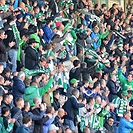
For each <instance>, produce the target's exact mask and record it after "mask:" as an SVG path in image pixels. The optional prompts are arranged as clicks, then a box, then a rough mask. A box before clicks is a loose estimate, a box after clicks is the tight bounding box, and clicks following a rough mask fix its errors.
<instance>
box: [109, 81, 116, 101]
mask: <svg viewBox="0 0 133 133" xmlns="http://www.w3.org/2000/svg"><path fill="white" fill-rule="evenodd" d="M107 87H108V88H109V90H110V93H109V101H110V102H112V100H113V99H114V98H115V97H116V96H117V86H116V83H115V82H114V81H113V80H109V81H108V83H107Z"/></svg>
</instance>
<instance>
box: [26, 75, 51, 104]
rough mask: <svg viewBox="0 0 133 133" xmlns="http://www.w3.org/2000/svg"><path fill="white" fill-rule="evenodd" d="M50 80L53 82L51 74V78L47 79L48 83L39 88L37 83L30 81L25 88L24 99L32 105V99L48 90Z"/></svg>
mask: <svg viewBox="0 0 133 133" xmlns="http://www.w3.org/2000/svg"><path fill="white" fill-rule="evenodd" d="M52 82H53V75H51V78H50V79H49V81H48V83H47V84H46V85H44V86H43V87H41V88H39V89H38V86H37V83H36V82H32V83H31V86H29V87H28V88H26V90H25V94H24V99H25V100H28V101H29V102H30V106H34V104H33V99H34V98H36V97H39V98H41V97H42V96H43V95H44V94H45V93H46V92H47V91H48V90H49V88H50V86H51V84H52Z"/></svg>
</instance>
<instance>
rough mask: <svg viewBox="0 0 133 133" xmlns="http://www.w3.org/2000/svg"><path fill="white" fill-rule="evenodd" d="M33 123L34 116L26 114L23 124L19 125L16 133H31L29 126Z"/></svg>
mask: <svg viewBox="0 0 133 133" xmlns="http://www.w3.org/2000/svg"><path fill="white" fill-rule="evenodd" d="M31 123H32V118H31V116H30V115H25V116H24V117H23V125H22V126H20V127H18V128H17V130H16V133H30V132H29V129H28V127H30V125H31Z"/></svg>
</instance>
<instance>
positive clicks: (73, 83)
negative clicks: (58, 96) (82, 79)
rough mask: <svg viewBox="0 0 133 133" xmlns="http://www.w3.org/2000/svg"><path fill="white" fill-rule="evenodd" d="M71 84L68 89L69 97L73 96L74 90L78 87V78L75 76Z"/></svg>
mask: <svg viewBox="0 0 133 133" xmlns="http://www.w3.org/2000/svg"><path fill="white" fill-rule="evenodd" d="M70 84H71V86H70V87H69V88H68V89H67V97H68V98H70V97H71V96H72V90H73V89H76V88H77V86H78V80H77V79H75V78H73V79H71V80H70Z"/></svg>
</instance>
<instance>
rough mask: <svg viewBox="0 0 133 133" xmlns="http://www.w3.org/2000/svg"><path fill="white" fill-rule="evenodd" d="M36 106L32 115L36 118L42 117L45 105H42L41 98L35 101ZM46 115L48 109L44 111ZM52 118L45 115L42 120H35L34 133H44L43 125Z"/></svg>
mask: <svg viewBox="0 0 133 133" xmlns="http://www.w3.org/2000/svg"><path fill="white" fill-rule="evenodd" d="M34 104H35V106H34V107H33V108H32V113H33V115H34V116H39V117H40V114H41V115H42V109H44V105H43V104H42V103H41V99H40V98H35V99H34ZM44 114H46V108H45V109H44V110H43V115H44ZM50 118H51V116H49V115H44V116H43V117H42V118H41V119H40V118H39V119H38V118H37V119H36V120H35V119H34V131H33V132H34V133H38V132H39V133H43V124H44V123H45V122H47V121H48V120H49V119H50Z"/></svg>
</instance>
